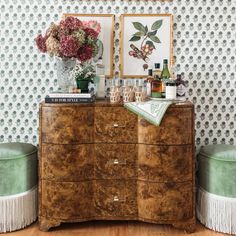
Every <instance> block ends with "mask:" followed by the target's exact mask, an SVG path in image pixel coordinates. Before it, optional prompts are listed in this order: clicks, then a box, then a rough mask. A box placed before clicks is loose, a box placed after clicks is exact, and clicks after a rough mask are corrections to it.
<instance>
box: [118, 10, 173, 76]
mask: <svg viewBox="0 0 236 236" xmlns="http://www.w3.org/2000/svg"><path fill="white" fill-rule="evenodd" d="M120 22H121V40H120V50H121V54H120V55H121V59H120V61H121V63H120V77H121V78H144V77H146V76H147V67H152V68H153V66H154V63H160V64H161V65H162V62H163V59H168V63H169V66H170V67H171V66H172V65H173V60H174V59H173V29H172V24H173V15H172V14H122V15H121V16H120ZM163 42H165V43H163ZM157 49H158V50H157ZM148 59H149V61H148Z"/></svg>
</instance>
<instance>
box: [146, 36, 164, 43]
mask: <svg viewBox="0 0 236 236" xmlns="http://www.w3.org/2000/svg"><path fill="white" fill-rule="evenodd" d="M149 38H150V39H151V40H152V41H153V42H155V43H161V41H160V39H159V38H158V37H157V36H154V35H150V36H149Z"/></svg>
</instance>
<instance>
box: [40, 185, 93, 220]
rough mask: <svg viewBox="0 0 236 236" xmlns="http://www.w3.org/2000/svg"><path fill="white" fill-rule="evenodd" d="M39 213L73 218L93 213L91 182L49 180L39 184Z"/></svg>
mask: <svg viewBox="0 0 236 236" xmlns="http://www.w3.org/2000/svg"><path fill="white" fill-rule="evenodd" d="M41 188H42V191H41V196H40V198H41V215H42V216H44V217H47V218H48V219H60V220H61V219H63V220H67V219H69V220H73V219H79V218H89V217H92V216H93V215H94V207H93V203H92V202H93V184H92V181H87V182H51V181H44V180H43V181H42V184H41Z"/></svg>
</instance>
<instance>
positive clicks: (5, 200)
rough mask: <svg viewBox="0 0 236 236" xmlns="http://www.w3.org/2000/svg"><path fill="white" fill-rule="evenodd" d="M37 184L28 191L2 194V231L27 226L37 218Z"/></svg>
mask: <svg viewBox="0 0 236 236" xmlns="http://www.w3.org/2000/svg"><path fill="white" fill-rule="evenodd" d="M37 194H38V191H37V186H36V187H34V188H32V189H30V190H29V191H27V192H24V193H20V194H16V195H10V196H2V197H1V196H0V233H5V232H9V231H14V230H17V229H21V228H24V227H26V226H27V225H29V224H31V223H32V222H34V221H35V220H36V218H37Z"/></svg>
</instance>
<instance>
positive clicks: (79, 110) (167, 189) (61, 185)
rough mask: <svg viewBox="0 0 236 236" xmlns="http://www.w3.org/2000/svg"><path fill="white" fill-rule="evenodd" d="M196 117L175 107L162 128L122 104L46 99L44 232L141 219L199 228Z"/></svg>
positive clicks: (42, 170)
mask: <svg viewBox="0 0 236 236" xmlns="http://www.w3.org/2000/svg"><path fill="white" fill-rule="evenodd" d="M193 114H194V111H193V105H192V104H191V103H189V102H184V103H183V102H182V103H176V104H173V105H171V106H170V107H169V108H168V110H167V112H166V114H165V116H164V118H163V120H162V123H161V125H160V126H159V127H156V126H154V125H151V124H150V123H148V122H147V121H145V120H144V119H142V118H141V117H138V116H137V115H135V114H133V113H131V112H130V111H128V110H126V109H125V108H123V106H122V105H121V104H110V103H108V102H105V101H104V102H97V103H94V104H45V103H42V104H41V105H40V130H39V132H40V150H39V152H40V155H39V156H40V160H39V179H40V183H39V226H40V229H41V230H43V231H47V230H48V229H49V228H51V227H55V226H58V225H60V224H61V223H62V222H82V221H88V220H140V221H145V222H151V223H160V224H172V225H173V226H175V227H177V228H182V229H185V230H186V231H187V232H193V231H194V228H195V190H194V189H195V185H194V181H195V180H194V159H193V158H194V121H193V120H194V118H193Z"/></svg>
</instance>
